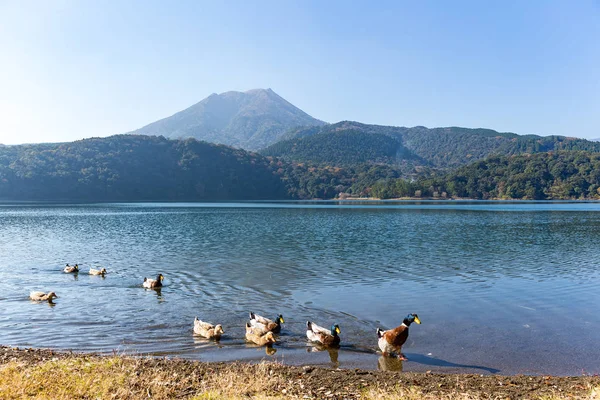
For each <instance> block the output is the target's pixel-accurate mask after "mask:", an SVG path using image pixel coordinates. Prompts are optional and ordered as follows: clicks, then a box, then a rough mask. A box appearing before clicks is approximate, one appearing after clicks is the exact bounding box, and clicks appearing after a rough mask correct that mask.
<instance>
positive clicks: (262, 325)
mask: <svg viewBox="0 0 600 400" xmlns="http://www.w3.org/2000/svg"><path fill="white" fill-rule="evenodd" d="M283 323H285V321H284V320H283V315H281V314H279V315H278V316H277V318H275V321H273V320H270V319H269V318H265V317H261V316H260V315H258V314H254V313H253V312H250V325H251V326H252V328H253V329H254V331H255V332H262V333H263V334H264V333H266V332H273V333H279V332H281V324H283Z"/></svg>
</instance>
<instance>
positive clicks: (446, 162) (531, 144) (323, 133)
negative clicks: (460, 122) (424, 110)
mask: <svg viewBox="0 0 600 400" xmlns="http://www.w3.org/2000/svg"><path fill="white" fill-rule="evenodd" d="M357 133H361V134H363V135H370V137H371V138H373V139H374V138H376V137H379V136H382V135H383V136H387V137H388V138H391V139H393V141H389V143H388V144H385V143H386V142H385V141H383V140H380V139H378V140H373V141H372V142H370V143H367V144H366V145H365V146H366V147H365V151H366V154H365V155H361V157H363V156H367V158H368V160H367V161H368V162H370V163H379V162H381V161H382V157H381V155H382V154H386V155H387V157H388V158H387V161H385V160H383V161H384V162H386V163H388V164H389V163H390V162H391V163H396V164H398V163H401V162H403V161H406V160H411V162H412V163H414V164H417V165H418V164H421V165H425V166H430V167H435V168H456V167H459V166H462V165H466V164H468V163H471V162H473V161H476V160H481V159H484V158H486V157H488V156H490V155H494V154H498V155H513V154H524V153H540V152H548V151H558V150H586V151H591V152H600V143H598V142H592V141H589V140H585V139H577V138H571V137H565V136H545V137H544V136H537V135H517V134H516V133H510V132H497V131H494V130H491V129H470V128H460V127H448V128H433V129H428V128H426V127H423V126H416V127H413V128H406V127H394V126H382V125H367V124H361V123H359V122H353V121H342V122H338V123H336V124H329V125H325V126H320V127H308V128H295V129H292V130H290V131H288V132H287V133H285V134H284V135H282V141H281V142H279V143H276V144H274V145H271V146H269V147H267V148H266V149H264V150H262V151H261V153H262V154H263V155H268V156H276V157H281V158H283V159H285V160H288V161H292V162H308V161H312V162H318V163H331V164H334V163H336V162H338V161H339V159H340V156H339V154H342V153H345V154H346V156H345V157H346V158H347V159H348V160H351V156H350V155H351V154H354V153H356V152H357V151H359V150H357V149H356V148H355V146H354V145H352V144H350V145H348V143H352V141H350V140H347V141H346V142H345V143H344V142H342V141H341V140H339V139H335V138H339V137H341V136H344V135H347V136H348V137H351V136H353V137H356V135H357ZM332 141H337V143H338V146H331V145H330V144H331V142H332ZM386 146H387V147H386ZM374 147H376V149H374ZM307 149H309V150H307ZM391 154H394V157H391ZM390 157H391V158H390Z"/></svg>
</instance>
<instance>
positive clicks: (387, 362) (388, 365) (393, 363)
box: [377, 356, 402, 371]
mask: <svg viewBox="0 0 600 400" xmlns="http://www.w3.org/2000/svg"><path fill="white" fill-rule="evenodd" d="M377 369H378V370H380V371H402V359H400V358H397V357H385V356H380V357H379V359H378V360H377Z"/></svg>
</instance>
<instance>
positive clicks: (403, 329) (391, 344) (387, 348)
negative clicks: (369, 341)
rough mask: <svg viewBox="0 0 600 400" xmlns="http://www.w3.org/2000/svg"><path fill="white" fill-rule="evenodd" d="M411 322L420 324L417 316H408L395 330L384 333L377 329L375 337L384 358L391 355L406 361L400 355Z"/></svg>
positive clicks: (403, 356)
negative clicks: (394, 354) (396, 355)
mask: <svg viewBox="0 0 600 400" xmlns="http://www.w3.org/2000/svg"><path fill="white" fill-rule="evenodd" d="M413 322H416V323H417V324H420V323H421V320H420V319H419V316H418V315H417V314H408V315H407V316H406V318H404V320H403V321H402V325H400V326H399V327H397V328H394V329H389V330H387V331H384V330H383V329H381V328H377V337H378V338H379V348H380V349H381V351H382V352H383V355H384V356H387V355H391V354H393V353H397V354H398V358H399V359H401V360H406V359H407V358H406V356H405V355H404V354H402V352H401V351H402V345H403V344H404V343H405V342H406V339H408V327H409V326H410V324H412V323H413Z"/></svg>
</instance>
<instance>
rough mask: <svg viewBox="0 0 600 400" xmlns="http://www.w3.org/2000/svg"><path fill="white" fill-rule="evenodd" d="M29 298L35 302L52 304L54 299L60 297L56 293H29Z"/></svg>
mask: <svg viewBox="0 0 600 400" xmlns="http://www.w3.org/2000/svg"><path fill="white" fill-rule="evenodd" d="M29 298H30V299H31V300H34V301H49V302H50V303H52V299H57V298H58V296H57V295H56V293H54V292H48V293H44V292H31V293H29Z"/></svg>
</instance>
